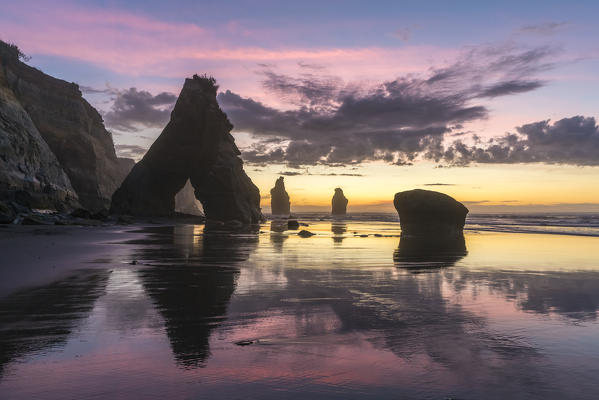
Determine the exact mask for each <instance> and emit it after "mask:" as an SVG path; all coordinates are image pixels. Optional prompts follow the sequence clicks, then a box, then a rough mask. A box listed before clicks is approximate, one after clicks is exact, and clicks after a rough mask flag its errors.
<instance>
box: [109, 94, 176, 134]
mask: <svg viewBox="0 0 599 400" xmlns="http://www.w3.org/2000/svg"><path fill="white" fill-rule="evenodd" d="M176 101H177V96H175V95H174V94H172V93H167V92H162V93H159V94H157V95H155V96H154V95H152V94H151V93H149V92H146V91H145V90H140V91H138V90H137V89H136V88H130V89H127V90H123V91H118V92H117V93H116V94H115V95H114V102H113V104H112V108H111V109H110V111H108V112H107V113H106V114H105V115H104V121H105V123H106V126H107V127H109V128H112V129H116V130H120V131H131V132H133V131H138V130H140V128H144V127H145V128H162V127H163V126H164V125H165V124H166V123H167V122H168V120H169V118H170V113H171V110H172V108H173V106H174V104H175V102H176Z"/></svg>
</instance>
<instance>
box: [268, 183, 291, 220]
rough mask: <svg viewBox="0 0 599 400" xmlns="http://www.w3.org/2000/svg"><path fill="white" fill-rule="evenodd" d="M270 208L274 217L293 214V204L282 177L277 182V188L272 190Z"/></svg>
mask: <svg viewBox="0 0 599 400" xmlns="http://www.w3.org/2000/svg"><path fill="white" fill-rule="evenodd" d="M270 208H271V214H273V215H289V213H290V212H291V203H290V202H289V195H288V194H287V191H286V190H285V182H284V178H283V177H282V176H281V177H279V178H278V179H277V181H276V182H275V187H273V188H272V189H270Z"/></svg>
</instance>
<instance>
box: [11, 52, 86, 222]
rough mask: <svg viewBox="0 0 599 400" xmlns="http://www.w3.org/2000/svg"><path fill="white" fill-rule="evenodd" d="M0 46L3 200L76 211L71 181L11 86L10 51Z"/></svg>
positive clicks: (32, 206)
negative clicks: (7, 64)
mask: <svg viewBox="0 0 599 400" xmlns="http://www.w3.org/2000/svg"><path fill="white" fill-rule="evenodd" d="M1 45H2V43H0V55H1V56H2V59H1V64H0V200H5V201H17V202H18V203H20V204H22V205H24V206H27V207H31V208H45V209H55V210H60V211H62V210H63V209H67V208H72V207H76V206H77V204H78V203H77V194H76V193H75V190H74V189H73V187H72V186H71V182H70V180H69V178H68V177H67V175H66V174H65V172H64V170H63V168H62V166H61V165H60V163H59V161H58V160H57V159H56V157H55V156H54V154H53V153H52V151H51V150H50V148H49V147H48V145H47V143H46V142H45V141H44V139H43V138H42V136H41V135H40V133H39V131H38V130H37V128H36V126H35V124H34V123H33V121H32V120H31V118H30V117H29V114H28V113H27V111H25V109H24V108H23V107H22V105H21V103H20V102H19V100H18V99H17V97H16V96H15V94H14V92H13V91H12V90H11V88H10V87H9V85H8V81H7V77H6V74H5V67H4V63H5V61H6V60H8V59H9V57H8V55H7V54H6V52H7V51H8V49H10V48H8V49H6V48H4V49H2V48H1ZM15 50H16V48H15ZM13 56H14V57H15V58H18V56H17V54H14V55H13ZM17 60H18V59H17Z"/></svg>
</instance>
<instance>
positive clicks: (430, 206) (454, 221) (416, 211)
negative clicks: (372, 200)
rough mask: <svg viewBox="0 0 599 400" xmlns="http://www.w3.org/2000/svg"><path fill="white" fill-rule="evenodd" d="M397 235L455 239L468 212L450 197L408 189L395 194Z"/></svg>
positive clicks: (461, 229) (462, 228)
mask: <svg viewBox="0 0 599 400" xmlns="http://www.w3.org/2000/svg"><path fill="white" fill-rule="evenodd" d="M393 205H394V206H395V209H396V210H397V212H398V213H399V222H400V223H401V235H402V237H403V236H406V235H409V236H425V237H432V236H441V237H443V236H446V237H451V236H453V237H459V236H461V235H462V232H463V230H464V223H465V221H466V215H467V214H468V209H467V208H466V207H465V206H464V205H463V204H462V203H460V202H458V201H456V200H455V199H454V198H452V197H450V196H448V195H446V194H443V193H439V192H434V191H430V190H421V189H415V190H408V191H405V192H400V193H396V194H395V199H394V200H393Z"/></svg>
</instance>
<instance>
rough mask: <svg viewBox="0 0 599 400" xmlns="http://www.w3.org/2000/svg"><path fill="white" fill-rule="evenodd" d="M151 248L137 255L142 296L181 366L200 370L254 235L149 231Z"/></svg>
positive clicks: (191, 230)
mask: <svg viewBox="0 0 599 400" xmlns="http://www.w3.org/2000/svg"><path fill="white" fill-rule="evenodd" d="M152 237H153V243H154V244H159V246H144V247H142V248H140V249H139V251H138V252H137V253H136V256H137V257H138V259H140V260H143V261H142V262H143V263H144V264H149V265H152V266H151V267H149V268H143V269H141V270H140V271H139V277H140V279H141V282H142V285H143V287H144V289H145V291H146V293H147V294H148V295H149V296H150V298H151V299H152V301H153V302H154V304H155V306H156V308H157V309H158V311H159V312H160V314H161V315H162V317H163V318H164V321H165V328H166V332H167V335H168V338H169V341H170V343H171V347H172V350H173V353H174V356H175V359H176V360H177V363H178V365H179V366H182V367H198V366H201V365H202V363H203V362H204V361H205V360H206V359H207V358H208V357H209V356H210V349H209V338H210V334H211V332H212V331H213V330H214V329H215V328H217V327H218V326H219V324H220V323H221V322H222V321H223V320H224V319H225V318H226V313H227V306H228V303H229V300H230V298H231V295H232V294H233V292H234V290H235V284H236V279H237V276H238V275H239V268H238V266H237V263H238V262H240V261H244V260H246V259H247V258H248V256H249V253H250V252H251V251H252V249H253V248H255V246H256V244H257V241H258V239H257V236H255V235H252V234H248V235H243V234H227V233H225V232H216V231H213V232H211V231H202V230H201V228H198V227H194V226H176V227H162V228H157V229H154V230H153V233H152Z"/></svg>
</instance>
